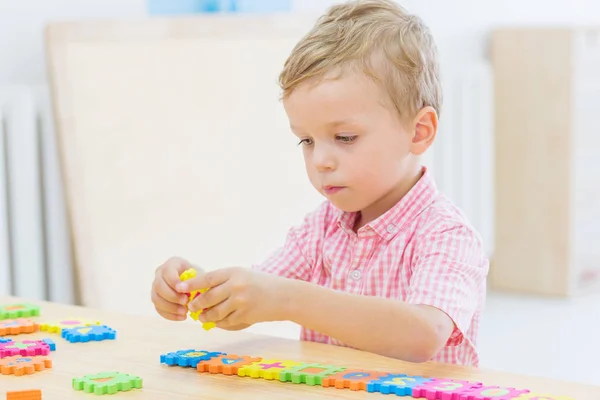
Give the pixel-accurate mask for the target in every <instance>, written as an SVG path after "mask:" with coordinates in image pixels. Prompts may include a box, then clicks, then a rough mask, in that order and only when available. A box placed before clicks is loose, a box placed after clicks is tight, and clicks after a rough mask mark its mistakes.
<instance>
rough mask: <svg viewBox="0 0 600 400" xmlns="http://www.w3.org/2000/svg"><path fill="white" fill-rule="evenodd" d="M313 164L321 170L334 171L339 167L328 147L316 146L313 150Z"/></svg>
mask: <svg viewBox="0 0 600 400" xmlns="http://www.w3.org/2000/svg"><path fill="white" fill-rule="evenodd" d="M313 165H314V166H315V168H316V169H317V171H319V172H327V171H332V170H334V169H335V168H336V167H337V162H336V160H335V157H334V155H333V153H332V152H331V151H329V150H328V149H327V148H326V147H321V148H320V149H318V148H316V147H315V149H314V151H313Z"/></svg>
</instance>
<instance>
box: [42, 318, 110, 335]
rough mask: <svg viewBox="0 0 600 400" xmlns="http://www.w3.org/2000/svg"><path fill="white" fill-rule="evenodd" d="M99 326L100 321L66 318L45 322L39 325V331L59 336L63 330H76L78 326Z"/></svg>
mask: <svg viewBox="0 0 600 400" xmlns="http://www.w3.org/2000/svg"><path fill="white" fill-rule="evenodd" d="M92 325H101V323H100V321H96V320H91V319H83V318H66V319H63V320H60V321H53V322H45V323H43V324H40V330H41V331H43V332H50V333H58V334H60V333H61V332H62V330H63V329H71V328H77V327H80V326H92Z"/></svg>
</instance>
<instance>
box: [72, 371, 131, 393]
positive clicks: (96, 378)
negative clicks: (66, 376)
mask: <svg viewBox="0 0 600 400" xmlns="http://www.w3.org/2000/svg"><path fill="white" fill-rule="evenodd" d="M134 388H135V389H141V388H142V378H140V377H139V376H134V375H129V374H122V373H120V372H101V373H99V374H96V375H86V376H84V377H83V378H73V389H75V390H83V391H84V392H86V393H94V394H97V395H103V394H115V393H117V392H126V391H129V390H131V389H134Z"/></svg>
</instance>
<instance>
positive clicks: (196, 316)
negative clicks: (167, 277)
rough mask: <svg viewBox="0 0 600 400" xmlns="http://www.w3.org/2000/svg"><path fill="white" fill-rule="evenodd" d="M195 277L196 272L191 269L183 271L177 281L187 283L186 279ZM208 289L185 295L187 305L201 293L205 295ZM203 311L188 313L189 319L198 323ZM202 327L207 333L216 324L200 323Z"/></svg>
mask: <svg viewBox="0 0 600 400" xmlns="http://www.w3.org/2000/svg"><path fill="white" fill-rule="evenodd" d="M195 277H196V270H195V269H193V268H190V269H188V270H186V271H184V272H183V273H182V274H181V275H180V276H179V279H180V280H181V281H187V280H188V279H192V278H195ZM208 289H209V288H205V289H200V290H194V291H192V292H191V293H187V296H188V304H189V302H190V301H192V300H194V299H195V298H196V297H198V296H200V295H201V294H202V293H205V292H207V291H208ZM202 311H203V310H199V311H194V312H191V311H190V318H192V319H193V320H194V321H198V319H199V318H200V314H202ZM202 327H203V328H204V329H205V330H207V331H209V330H211V329H212V328H214V327H216V324H215V323H214V322H203V323H202Z"/></svg>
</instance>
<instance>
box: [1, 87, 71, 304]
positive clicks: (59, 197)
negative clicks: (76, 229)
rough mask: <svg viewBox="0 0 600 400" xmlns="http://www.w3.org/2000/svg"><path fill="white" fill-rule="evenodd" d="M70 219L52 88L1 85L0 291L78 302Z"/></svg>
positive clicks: (3, 293)
mask: <svg viewBox="0 0 600 400" xmlns="http://www.w3.org/2000/svg"><path fill="white" fill-rule="evenodd" d="M66 221H67V218H66V210H65V204H64V198H63V191H62V187H61V179H60V174H59V168H58V156H57V148H56V141H55V140H54V130H53V123H52V112H51V107H50V101H49V96H48V91H47V89H46V88H45V87H28V86H17V85H14V86H0V295H7V294H12V295H15V296H19V297H26V298H29V299H34V300H52V301H56V302H61V303H73V302H74V300H75V295H74V287H73V282H74V279H73V276H72V270H73V269H72V262H71V250H70V246H69V243H70V242H69V240H68V239H69V233H68V225H67V222H66Z"/></svg>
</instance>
